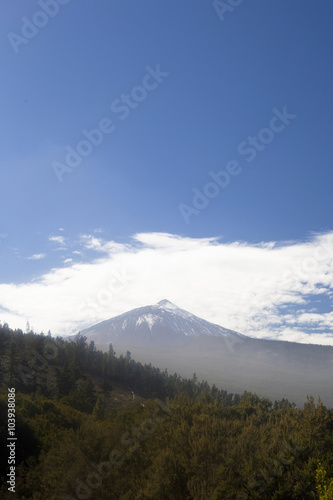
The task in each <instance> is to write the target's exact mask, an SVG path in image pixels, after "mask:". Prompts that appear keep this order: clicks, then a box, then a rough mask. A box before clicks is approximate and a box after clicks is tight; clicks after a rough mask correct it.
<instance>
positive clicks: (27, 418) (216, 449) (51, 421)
mask: <svg viewBox="0 0 333 500" xmlns="http://www.w3.org/2000/svg"><path fill="white" fill-rule="evenodd" d="M0 353H1V366H0V370H1V371H0V374H1V394H0V436H1V450H2V453H1V462H0V478H1V486H0V498H3V499H7V498H10V499H13V500H14V499H20V500H53V499H54V500H55V499H72V500H73V499H88V498H89V499H91V500H95V499H96V500H97V499H115V500H139V499H140V500H144V499H149V500H164V499H165V500H178V499H179V500H224V499H238V500H245V499H257V498H258V499H259V498H260V499H269V500H274V499H281V500H285V499H321V500H324V499H325V500H329V499H333V482H332V481H331V480H330V478H332V477H333V411H332V410H331V409H329V408H326V407H325V406H324V405H323V404H322V403H321V401H318V402H315V401H314V400H313V398H311V396H309V398H308V401H307V403H306V404H305V405H304V407H303V408H296V407H295V405H294V404H292V403H289V402H288V401H287V400H282V401H275V402H271V401H270V400H268V399H262V398H259V397H257V396H256V395H255V394H251V393H244V394H242V395H239V394H228V393H227V392H226V391H223V390H219V389H217V388H216V387H215V386H213V387H209V386H208V384H207V383H206V382H198V381H197V380H196V376H195V374H194V375H193V378H192V379H191V380H188V379H182V378H181V377H180V376H178V375H177V374H174V375H169V374H168V373H166V372H161V371H160V370H159V369H156V368H154V367H152V366H151V365H142V364H140V363H136V362H135V361H133V360H132V359H131V354H130V353H129V352H127V354H126V355H125V356H123V355H121V356H119V357H117V355H116V353H115V352H114V351H113V348H112V346H111V345H110V348H109V352H107V353H102V352H100V351H97V350H96V348H95V346H94V344H93V343H90V344H89V345H87V343H86V339H85V338H84V337H82V336H80V335H79V336H77V337H76V339H75V340H74V341H72V342H67V341H64V340H63V339H61V338H57V339H53V338H51V337H50V336H43V335H36V334H34V333H33V332H31V331H30V332H29V331H28V332H27V333H26V334H23V332H22V331H20V330H16V331H12V330H11V329H10V328H9V327H8V326H7V325H3V326H1V328H0ZM8 388H15V393H16V402H15V405H16V407H15V408H16V431H15V432H16V436H17V442H16V459H15V460H16V462H15V476H16V486H15V493H14V492H9V491H8V484H7V483H6V481H7V477H6V474H7V473H8V464H7V457H8V452H7V450H6V442H7V441H6V440H7V436H8V433H7V394H8Z"/></svg>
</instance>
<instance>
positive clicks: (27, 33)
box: [7, 0, 70, 54]
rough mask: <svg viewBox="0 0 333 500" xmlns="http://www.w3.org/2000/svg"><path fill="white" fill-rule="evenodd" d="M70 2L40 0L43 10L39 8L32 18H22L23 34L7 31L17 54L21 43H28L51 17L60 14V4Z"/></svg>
mask: <svg viewBox="0 0 333 500" xmlns="http://www.w3.org/2000/svg"><path fill="white" fill-rule="evenodd" d="M69 2H70V0H39V2H38V5H39V6H40V8H41V9H42V10H37V11H36V12H35V13H34V15H33V16H32V19H31V20H30V19H28V18H27V17H22V18H21V21H22V23H23V24H22V27H21V34H20V35H18V34H17V33H13V32H12V31H11V32H9V33H7V38H8V40H9V41H10V44H11V46H12V47H13V50H14V52H15V54H18V53H19V50H20V47H21V45H26V44H27V43H29V41H30V40H32V38H35V36H37V35H38V33H39V30H40V29H41V28H44V27H45V26H46V25H47V24H48V22H49V20H50V17H55V16H56V15H57V14H58V12H59V6H60V5H66V4H68V3H69Z"/></svg>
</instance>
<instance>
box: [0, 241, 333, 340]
mask: <svg viewBox="0 0 333 500" xmlns="http://www.w3.org/2000/svg"><path fill="white" fill-rule="evenodd" d="M98 236H99V235H98ZM98 236H97V235H96V234H94V235H81V237H80V246H79V247H78V248H77V249H76V250H75V251H73V252H72V255H77V256H79V255H81V253H84V252H92V253H93V257H91V258H90V260H88V261H86V262H80V263H75V262H74V260H73V262H72V261H70V260H68V259H67V260H66V261H65V263H64V267H59V268H55V269H51V270H50V271H49V272H48V273H46V274H44V275H42V276H40V277H39V278H38V279H34V280H33V281H31V282H27V283H21V284H0V319H1V320H2V321H3V322H4V321H6V322H8V323H9V325H10V326H11V327H18V328H22V329H24V327H25V323H26V321H29V323H30V324H31V325H33V326H34V328H35V331H41V330H43V331H44V332H46V331H48V330H49V329H50V330H51V331H52V333H53V334H57V335H66V334H71V333H76V332H78V331H79V330H81V329H83V328H84V327H87V326H90V325H92V324H94V323H97V322H99V321H103V320H105V319H109V318H111V317H113V316H115V315H117V314H121V313H123V312H126V311H128V310H130V309H132V308H135V307H140V306H144V305H148V304H154V303H156V302H158V301H159V300H161V299H164V298H167V299H169V300H171V301H172V302H174V303H175V304H177V305H178V306H179V307H182V308H184V309H187V310H188V311H190V312H192V313H193V314H196V315H198V316H200V317H202V318H204V319H206V320H208V321H211V322H213V323H217V324H219V325H222V326H224V327H226V328H230V329H233V330H236V331H238V332H240V333H243V334H245V335H249V336H252V337H256V338H272V339H280V340H290V341H296V342H304V343H314V344H315V343H318V344H327V345H333V312H332V307H331V305H332V296H333V266H332V255H333V232H330V233H326V234H314V235H312V237H311V238H310V239H309V240H308V241H305V242H286V243H277V242H262V243H260V244H251V243H246V242H232V243H224V242H222V241H221V240H220V239H218V238H189V237H182V236H178V235H172V234H166V233H140V234H136V235H134V236H133V237H132V238H131V240H130V243H126V244H122V243H117V242H115V241H106V240H104V239H102V238H100V237H98ZM50 240H51V238H50ZM52 241H53V242H55V243H60V244H64V239H63V238H62V237H52ZM65 264H66V265H65ZM323 304H324V305H325V307H324V306H323Z"/></svg>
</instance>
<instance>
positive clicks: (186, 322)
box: [81, 300, 245, 346]
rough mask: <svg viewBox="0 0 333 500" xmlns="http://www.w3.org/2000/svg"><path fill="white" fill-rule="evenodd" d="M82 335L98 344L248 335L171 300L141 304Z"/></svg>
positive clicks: (166, 342) (165, 342) (170, 342)
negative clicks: (223, 325)
mask: <svg viewBox="0 0 333 500" xmlns="http://www.w3.org/2000/svg"><path fill="white" fill-rule="evenodd" d="M81 333H82V335H85V336H86V337H87V340H88V341H90V340H93V341H94V342H95V343H96V344H99V345H103V344H104V345H105V344H107V343H110V342H111V343H115V344H123V345H124V344H130V345H138V346H145V345H154V346H172V345H175V344H177V343H180V342H182V341H184V340H185V339H186V338H189V337H201V336H213V337H223V338H228V339H240V338H245V336H244V335H241V334H239V333H237V332H234V331H232V330H228V329H226V328H223V327H222V326H219V325H215V324H213V323H210V322H209V321H205V320H204V319H201V318H199V317H198V316H195V315H194V314H191V313H189V312H187V311H185V310H184V309H181V308H179V307H177V306H176V305H174V304H172V303H171V302H169V301H168V300H161V301H160V302H158V304H155V305H151V306H145V307H139V308H137V309H133V310H132V311H129V312H127V313H124V314H121V315H119V316H116V317H114V318H111V319H109V320H106V321H103V322H101V323H98V324H97V325H94V326H92V327H90V328H87V329H86V330H83V331H82V332H81Z"/></svg>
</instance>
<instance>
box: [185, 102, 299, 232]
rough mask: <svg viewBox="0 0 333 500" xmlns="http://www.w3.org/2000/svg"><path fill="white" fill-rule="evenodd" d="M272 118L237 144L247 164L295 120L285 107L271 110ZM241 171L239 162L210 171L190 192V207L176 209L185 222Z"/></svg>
mask: <svg viewBox="0 0 333 500" xmlns="http://www.w3.org/2000/svg"><path fill="white" fill-rule="evenodd" d="M272 113H273V116H272V117H271V119H270V120H269V123H268V126H267V127H263V128H261V129H260V130H259V131H258V133H257V134H256V135H249V136H248V138H247V139H246V140H244V141H241V142H240V143H239V144H238V147H237V152H238V154H239V155H240V156H245V160H246V161H247V162H248V163H251V162H253V160H254V159H255V158H256V157H257V155H258V154H260V153H261V152H262V151H264V150H265V149H266V147H267V146H268V145H269V144H270V143H271V142H272V141H273V140H274V138H275V136H276V135H277V134H280V133H281V132H282V131H283V130H285V129H286V127H287V126H288V125H289V124H290V122H291V121H292V120H294V119H295V118H296V115H293V114H290V113H288V111H287V106H284V107H283V109H282V111H279V110H278V109H277V108H273V109H272ZM242 171H243V168H242V166H241V165H240V161H237V160H230V161H229V162H228V163H227V164H226V167H225V169H224V170H219V171H218V172H213V171H210V172H209V173H208V175H209V177H210V182H207V183H206V184H205V185H204V187H203V188H202V189H201V191H200V190H199V189H197V188H196V187H194V188H193V189H192V192H193V194H194V196H193V198H192V205H187V204H186V203H180V204H179V205H178V209H179V211H180V213H181V215H182V217H183V219H184V221H185V222H186V224H189V223H190V222H191V220H190V218H191V217H192V216H193V215H198V214H199V213H200V212H201V211H202V210H203V209H204V208H206V207H207V206H208V205H209V203H210V200H211V199H213V198H216V197H217V196H218V195H219V194H220V192H221V190H222V189H225V188H226V187H227V186H229V184H230V182H231V180H232V178H233V177H235V176H237V175H239V174H240V173H241V172H242Z"/></svg>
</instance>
